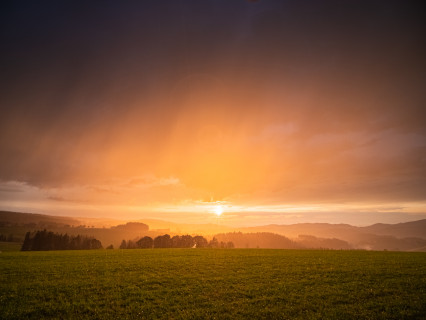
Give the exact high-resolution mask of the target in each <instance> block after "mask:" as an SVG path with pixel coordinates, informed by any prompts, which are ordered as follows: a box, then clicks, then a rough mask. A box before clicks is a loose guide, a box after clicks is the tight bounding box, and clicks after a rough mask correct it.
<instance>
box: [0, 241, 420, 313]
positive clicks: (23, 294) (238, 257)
mask: <svg viewBox="0 0 426 320" xmlns="http://www.w3.org/2000/svg"><path fill="white" fill-rule="evenodd" d="M425 317H426V254H425V253H407V252H368V251H320V250H318V251H308V250H268V249H229V250H226V249H145V250H143V249H135V250H91V251H49V252H4V251H3V252H2V253H1V254H0V319H23V318H25V319H27V318H29V319H41V318H52V319H55V318H57V319H68V318H78V319H164V318H168V319H239V318H241V319H247V318H252V319H425Z"/></svg>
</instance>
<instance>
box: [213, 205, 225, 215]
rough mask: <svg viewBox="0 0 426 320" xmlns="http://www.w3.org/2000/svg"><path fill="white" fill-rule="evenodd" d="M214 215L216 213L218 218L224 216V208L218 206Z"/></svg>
mask: <svg viewBox="0 0 426 320" xmlns="http://www.w3.org/2000/svg"><path fill="white" fill-rule="evenodd" d="M214 213H216V215H217V216H220V215H222V213H223V208H222V206H216V207H215V208H214Z"/></svg>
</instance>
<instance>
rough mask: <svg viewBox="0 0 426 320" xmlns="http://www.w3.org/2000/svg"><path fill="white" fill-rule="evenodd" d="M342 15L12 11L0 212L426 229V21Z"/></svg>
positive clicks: (396, 7) (368, 12) (184, 9)
mask: <svg viewBox="0 0 426 320" xmlns="http://www.w3.org/2000/svg"><path fill="white" fill-rule="evenodd" d="M330 3H334V2H332V1H331V2H330ZM336 3H337V2H336ZM336 3H334V5H333V6H331V7H330V6H328V5H326V4H318V3H316V2H315V1H312V2H307V5H306V6H302V5H298V4H297V2H289V3H286V4H283V3H282V2H281V1H269V2H268V1H259V2H256V3H249V2H244V1H235V2H229V1H228V2H226V3H225V2H223V1H217V2H208V1H207V2H206V3H205V4H203V5H202V4H197V3H196V2H194V1H188V3H186V4H185V5H183V6H177V5H176V3H173V2H167V1H166V2H165V3H164V4H163V5H162V6H160V5H158V4H157V5H156V4H149V5H142V4H139V5H136V4H133V5H130V4H123V5H106V6H105V8H103V11H100V12H99V11H95V12H94V11H91V10H94V7H90V5H89V7H84V6H83V7H81V8H80V7H79V5H75V6H76V7H78V8H74V9H76V10H75V11H72V12H71V13H70V11H69V9H70V8H68V7H67V5H57V6H51V7H48V8H47V7H46V8H43V10H42V9H41V8H39V9H37V10H36V11H35V12H31V13H28V12H27V11H26V16H25V17H26V18H25V19H26V20H25V22H24V21H22V19H23V17H22V10H24V9H22V8H18V7H11V8H9V10H10V12H8V14H7V19H6V20H5V22H4V24H5V27H6V29H5V30H7V32H6V34H5V37H4V42H5V43H6V44H7V45H8V46H7V48H8V49H7V50H6V52H4V53H3V55H4V59H3V61H7V62H8V63H7V66H6V67H5V68H4V69H5V72H4V75H5V77H6V78H7V79H8V82H7V84H6V85H5V87H3V88H2V98H1V106H2V117H1V120H0V163H1V167H0V209H6V210H16V211H26V212H39V213H49V214H57V215H73V216H88V217H110V218H119V219H120V218H122V219H143V218H159V219H165V220H173V221H177V222H188V223H189V222H190V223H193V222H196V223H202V222H215V221H216V219H217V218H216V216H215V214H214V211H215V208H216V206H218V205H220V206H222V207H223V209H224V214H223V215H222V216H221V221H222V223H224V224H230V225H256V224H257V225H258V224H267V223H282V224H286V223H294V222H318V221H321V222H331V223H337V222H348V223H352V224H358V225H362V224H368V223H374V222H379V221H383V222H399V221H408V220H416V219H421V218H425V217H426V165H425V163H426V162H425V161H426V127H425V126H424V122H425V121H424V119H426V117H425V116H426V115H425V111H424V105H425V104H424V102H425V94H424V92H425V90H424V88H423V86H424V74H425V72H424V71H425V64H424V61H423V60H424V53H425V50H424V49H425V48H424V41H423V39H424V34H423V32H420V31H419V30H423V29H424V28H420V27H421V26H422V25H423V24H424V19H423V17H422V16H421V13H419V12H418V10H417V9H416V8H414V7H413V5H412V4H409V5H404V4H401V3H399V2H392V1H390V2H389V3H387V4H385V3H381V2H377V3H376V2H374V3H370V4H369V3H367V2H360V3H358V4H357V6H359V7H358V9H359V10H352V9H351V8H352V7H350V6H349V4H348V5H346V6H345V5H344V4H342V5H339V6H335V4H336ZM354 3H357V2H354ZM354 3H352V5H354ZM71 6H72V5H71ZM27 10H29V9H27ZM86 10H87V11H88V12H92V15H95V16H94V17H93V16H92V15H86V14H85V13H84V12H86ZM24 11H25V10H24ZM212 13H214V14H212ZM93 21H96V24H95V23H94V22H93ZM28 32H29V33H30V37H29V38H25V37H22V35H23V34H26V33H28ZM30 38H31V39H30Z"/></svg>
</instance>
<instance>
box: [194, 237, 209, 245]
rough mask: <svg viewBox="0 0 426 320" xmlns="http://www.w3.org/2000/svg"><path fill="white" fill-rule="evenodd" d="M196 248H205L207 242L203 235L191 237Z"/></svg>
mask: <svg viewBox="0 0 426 320" xmlns="http://www.w3.org/2000/svg"><path fill="white" fill-rule="evenodd" d="M192 239H193V241H194V244H196V247H197V248H206V247H207V246H208V245H209V243H208V241H207V240H206V239H205V238H204V237H203V236H195V237H193V238H192Z"/></svg>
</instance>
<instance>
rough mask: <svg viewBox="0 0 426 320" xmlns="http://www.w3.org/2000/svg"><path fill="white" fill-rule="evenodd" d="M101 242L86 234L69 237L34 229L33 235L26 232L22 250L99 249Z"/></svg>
mask: <svg viewBox="0 0 426 320" xmlns="http://www.w3.org/2000/svg"><path fill="white" fill-rule="evenodd" d="M100 248H102V244H101V242H100V241H99V240H97V239H95V238H91V237H86V236H80V235H77V236H73V237H69V236H68V235H67V234H65V235H62V234H57V233H53V232H47V231H46V230H43V231H36V232H35V233H34V237H33V238H32V237H31V233H30V232H27V233H26V235H25V239H24V243H23V244H22V248H21V250H22V251H29V250H32V251H41V250H44V251H46V250H68V249H71V250H81V249H100Z"/></svg>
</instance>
